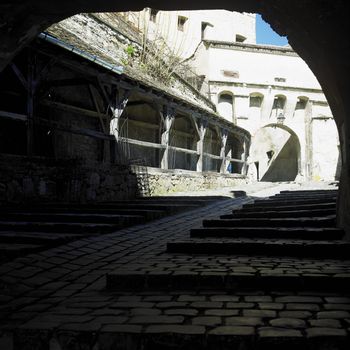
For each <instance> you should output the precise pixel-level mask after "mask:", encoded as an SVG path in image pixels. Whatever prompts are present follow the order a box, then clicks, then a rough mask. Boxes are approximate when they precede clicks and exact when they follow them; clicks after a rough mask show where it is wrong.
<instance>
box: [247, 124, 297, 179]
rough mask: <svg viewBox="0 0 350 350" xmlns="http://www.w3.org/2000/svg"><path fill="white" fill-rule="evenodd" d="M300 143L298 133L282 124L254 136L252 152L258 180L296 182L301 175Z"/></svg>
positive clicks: (270, 126) (270, 125)
mask: <svg viewBox="0 0 350 350" xmlns="http://www.w3.org/2000/svg"><path fill="white" fill-rule="evenodd" d="M300 150H301V147H300V142H299V138H298V136H297V135H296V133H295V132H294V131H293V130H292V129H290V128H289V127H287V126H285V125H281V124H274V123H273V124H268V125H265V126H263V127H262V128H260V129H259V130H258V131H257V132H256V133H255V135H254V137H253V140H252V145H251V150H250V155H251V158H252V162H253V163H254V164H255V166H256V168H257V170H258V180H260V181H269V182H283V181H294V180H295V179H296V177H297V176H298V174H300V173H301V161H300Z"/></svg>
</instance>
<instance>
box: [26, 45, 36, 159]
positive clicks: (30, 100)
mask: <svg viewBox="0 0 350 350" xmlns="http://www.w3.org/2000/svg"><path fill="white" fill-rule="evenodd" d="M34 77H35V60H34V56H33V53H32V52H31V50H30V49H29V52H28V71H27V118H28V119H27V155H28V156H29V157H30V156H32V155H33V148H34V93H35V81H34Z"/></svg>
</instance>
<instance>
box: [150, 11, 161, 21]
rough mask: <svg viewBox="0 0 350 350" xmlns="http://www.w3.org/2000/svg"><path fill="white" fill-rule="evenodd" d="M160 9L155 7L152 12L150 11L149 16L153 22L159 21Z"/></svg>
mask: <svg viewBox="0 0 350 350" xmlns="http://www.w3.org/2000/svg"><path fill="white" fill-rule="evenodd" d="M158 12H159V11H158V10H155V9H151V13H150V16H149V20H150V21H151V22H154V23H155V22H156V21H157V14H158Z"/></svg>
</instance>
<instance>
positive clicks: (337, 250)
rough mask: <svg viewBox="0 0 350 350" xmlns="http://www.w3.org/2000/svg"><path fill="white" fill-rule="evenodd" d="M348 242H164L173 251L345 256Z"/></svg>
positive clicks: (225, 240)
mask: <svg viewBox="0 0 350 350" xmlns="http://www.w3.org/2000/svg"><path fill="white" fill-rule="evenodd" d="M349 249H350V242H344V241H336V242H332V241H310V242H308V241H303V240H287V239H286V240H283V239H282V238H280V239H279V240H274V241H271V240H266V241H263V240H258V239H256V240H255V241H253V240H252V241H243V240H242V241H240V240H230V239H221V240H210V241H209V240H208V241H203V240H190V241H181V242H180V241H179V242H168V243H167V252H168V253H174V254H209V255H210V254H227V255H232V254H236V255H237V254H238V255H252V256H254V255H261V256H290V257H292V256H293V257H314V258H332V259H347V258H348V257H349Z"/></svg>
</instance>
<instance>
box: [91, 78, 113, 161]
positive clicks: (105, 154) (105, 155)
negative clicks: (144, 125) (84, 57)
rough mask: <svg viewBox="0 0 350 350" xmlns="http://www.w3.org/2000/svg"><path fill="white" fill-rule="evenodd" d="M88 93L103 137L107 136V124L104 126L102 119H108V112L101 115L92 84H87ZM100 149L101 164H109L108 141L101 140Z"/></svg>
mask: <svg viewBox="0 0 350 350" xmlns="http://www.w3.org/2000/svg"><path fill="white" fill-rule="evenodd" d="M89 91H90V96H91V99H92V102H93V104H94V106H95V109H96V111H97V113H98V118H99V120H100V125H101V128H102V131H103V133H104V134H105V135H109V134H110V130H109V123H108V124H107V123H106V124H105V122H104V118H107V119H108V110H107V111H106V114H105V115H103V113H102V112H101V109H100V106H99V104H98V100H97V96H96V95H97V94H96V91H94V88H93V85H92V84H89ZM102 100H103V99H102ZM102 147H103V155H102V162H103V163H110V161H111V154H110V140H107V139H103V140H102Z"/></svg>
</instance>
